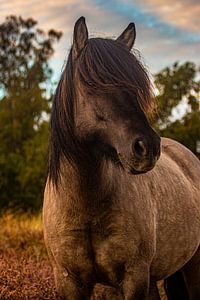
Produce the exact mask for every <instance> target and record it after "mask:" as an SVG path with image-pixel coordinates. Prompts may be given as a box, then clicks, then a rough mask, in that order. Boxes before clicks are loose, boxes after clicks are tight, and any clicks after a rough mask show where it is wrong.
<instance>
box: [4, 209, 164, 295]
mask: <svg viewBox="0 0 200 300" xmlns="http://www.w3.org/2000/svg"><path fill="white" fill-rule="evenodd" d="M0 274H1V277H0V299H2V300H7V299H13V300H14V299H19V300H20V299H22V300H23V299H37V300H39V299H51V300H54V299H59V298H58V296H57V294H56V290H55V285H54V280H53V274H52V269H51V266H50V263H49V261H48V257H47V253H46V249H45V246H44V242H43V234H42V221H41V215H37V216H31V215H30V216H29V215H23V214H22V215H18V216H14V215H13V214H11V213H6V214H5V215H4V216H2V217H1V218H0ZM161 293H162V294H163V291H161ZM92 298H93V300H98V299H99V300H100V299H107V300H111V299H112V300H114V299H117V297H116V296H111V290H110V289H108V288H106V287H103V286H97V287H96V288H95V291H94V296H93V297H92ZM162 299H165V298H164V295H163V297H162Z"/></svg>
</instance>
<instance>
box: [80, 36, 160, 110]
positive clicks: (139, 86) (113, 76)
mask: <svg viewBox="0 0 200 300" xmlns="http://www.w3.org/2000/svg"><path fill="white" fill-rule="evenodd" d="M76 77H77V79H78V80H80V82H81V83H82V84H83V86H84V87H85V90H86V92H88V93H92V94H98V93H101V94H103V93H112V92H114V91H116V90H119V89H120V90H124V91H129V92H130V93H133V94H134V95H136V96H137V100H138V103H139V104H140V106H141V108H142V109H143V111H144V112H145V113H147V114H151V113H153V111H154V109H155V102H154V96H153V91H152V85H151V82H150V79H149V77H148V74H147V72H146V70H145V68H144V66H143V65H142V64H141V63H140V61H139V60H138V59H137V57H136V55H134V54H133V53H131V52H130V51H129V50H128V49H126V47H125V46H124V45H122V44H121V43H119V42H116V41H114V40H111V39H102V38H92V39H89V40H88V42H87V45H86V46H85V48H84V49H83V51H82V53H81V55H80V57H79V59H78V61H77V66H76Z"/></svg>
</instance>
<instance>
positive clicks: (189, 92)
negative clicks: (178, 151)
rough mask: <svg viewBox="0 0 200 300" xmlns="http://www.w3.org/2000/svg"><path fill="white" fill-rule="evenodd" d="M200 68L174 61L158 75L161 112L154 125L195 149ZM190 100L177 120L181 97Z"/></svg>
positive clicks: (198, 135)
mask: <svg viewBox="0 0 200 300" xmlns="http://www.w3.org/2000/svg"><path fill="white" fill-rule="evenodd" d="M199 75H200V73H199V69H198V68H197V67H196V66H195V64H194V63H191V62H186V63H184V64H182V65H179V64H178V63H175V64H174V65H173V66H172V67H171V68H169V67H167V68H165V69H164V70H162V71H161V72H159V73H158V74H156V75H155V85H156V87H157V89H158V90H159V94H158V96H157V102H158V105H159V113H158V117H157V120H156V122H155V124H154V125H155V127H156V129H157V130H158V131H159V133H160V134H161V135H163V136H166V137H171V138H173V139H175V140H177V141H179V142H181V143H182V144H184V145H185V146H186V147H188V148H189V149H190V150H191V151H193V152H194V153H195V154H196V155H197V156H198V157H200V154H199V153H197V151H196V145H197V141H198V140H200V110H199V108H200V102H199V101H200V81H198V78H199ZM183 99H185V101H186V102H187V110H186V112H185V114H183V116H182V117H179V119H178V120H174V117H173V112H174V111H176V108H177V106H178V105H179V106H180V105H181V103H182V100H183Z"/></svg>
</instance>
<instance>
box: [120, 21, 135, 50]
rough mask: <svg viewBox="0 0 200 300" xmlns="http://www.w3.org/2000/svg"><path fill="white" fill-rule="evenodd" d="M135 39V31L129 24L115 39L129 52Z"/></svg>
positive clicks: (132, 24) (131, 24)
mask: <svg viewBox="0 0 200 300" xmlns="http://www.w3.org/2000/svg"><path fill="white" fill-rule="evenodd" d="M135 38H136V30H135V24H134V23H130V24H129V25H128V27H127V28H126V29H125V30H124V31H123V32H122V34H121V35H120V36H119V37H118V38H117V41H118V42H120V43H122V44H124V45H126V47H128V49H129V50H131V48H132V47H133V45H134V42H135Z"/></svg>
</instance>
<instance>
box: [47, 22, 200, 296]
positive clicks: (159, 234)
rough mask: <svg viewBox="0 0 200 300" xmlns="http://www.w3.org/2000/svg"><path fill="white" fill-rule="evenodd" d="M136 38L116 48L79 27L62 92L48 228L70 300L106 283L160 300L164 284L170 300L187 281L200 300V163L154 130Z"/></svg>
mask: <svg viewBox="0 0 200 300" xmlns="http://www.w3.org/2000/svg"><path fill="white" fill-rule="evenodd" d="M135 37H136V30H135V25H134V23H130V24H129V25H128V27H127V28H126V29H125V30H124V31H123V32H122V34H121V35H120V36H119V37H118V38H117V39H115V40H114V39H104V38H88V29H87V26H86V22H85V18H84V17H81V18H80V19H78V20H77V22H76V23H75V26H74V33H73V43H72V47H71V50H70V53H69V56H68V61H67V64H66V67H65V69H64V71H63V74H62V76H61V79H60V82H59V84H58V87H57V90H56V93H55V98H54V101H53V105H52V113H51V129H50V131H51V136H50V142H49V158H48V159H49V166H48V177H47V182H46V187H45V193H44V204H43V225H44V239H45V244H46V247H47V251H48V254H49V258H50V261H51V264H52V267H53V273H54V277H55V283H56V287H57V290H58V294H59V296H60V297H61V298H62V299H70V300H79V299H90V297H91V294H92V291H93V287H94V285H95V284H96V283H101V284H105V285H108V286H111V287H114V288H115V289H117V291H118V292H119V294H120V295H121V296H120V297H122V299H126V300H130V299H137V300H147V299H149V300H157V299H160V296H159V291H158V288H157V284H156V282H157V281H159V280H163V279H166V286H167V290H168V292H169V295H170V286H172V284H171V283H173V290H174V291H175V292H174V294H173V293H172V294H173V295H175V294H176V286H177V284H176V282H179V283H180V282H184V284H185V289H187V293H188V299H190V300H197V299H200V182H199V178H200V163H199V160H198V159H197V158H196V157H195V156H194V155H193V154H192V153H191V152H190V151H189V150H188V149H187V148H186V147H184V146H183V145H181V144H179V143H178V142H176V141H174V140H171V139H168V138H160V137H159V136H158V134H157V133H156V132H155V131H154V129H153V128H152V126H151V125H150V121H149V119H150V116H151V114H152V113H153V112H154V111H155V100H154V99H155V97H154V95H153V88H152V84H151V81H150V79H149V76H148V73H147V70H146V68H145V67H144V66H143V64H142V63H141V61H140V59H139V57H138V55H137V53H136V52H135V51H131V50H132V47H133V45H134V42H135ZM176 274H179V277H180V276H182V277H181V278H182V279H181V280H182V281H181V280H173V278H174V277H175V278H178V277H177V276H176ZM167 278H169V279H170V278H171V280H169V282H167V280H168V279H167ZM179 289H180V288H179ZM177 290H178V287H177ZM172 294H171V296H170V297H171V298H170V299H172V298H173V297H174V296H173V295H172ZM173 299H184V298H173Z"/></svg>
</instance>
